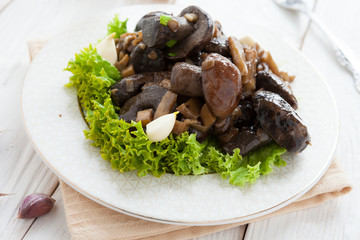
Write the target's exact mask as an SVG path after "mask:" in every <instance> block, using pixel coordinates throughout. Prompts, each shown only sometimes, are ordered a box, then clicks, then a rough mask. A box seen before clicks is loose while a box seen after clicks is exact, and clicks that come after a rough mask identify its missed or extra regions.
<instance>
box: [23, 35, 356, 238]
mask: <svg viewBox="0 0 360 240" xmlns="http://www.w3.org/2000/svg"><path fill="white" fill-rule="evenodd" d="M46 42H47V41H30V42H28V47H29V53H30V59H33V58H34V57H35V55H36V54H37V53H38V52H39V51H40V50H41V48H42V47H43V46H44V45H45V44H46ZM60 184H61V190H62V195H63V201H64V207H65V213H66V218H67V224H68V227H69V230H70V233H71V236H72V239H73V240H85V239H86V240H92V239H94V240H95V239H96V240H100V239H104V240H108V239H113V240H115V239H116V240H118V239H119V240H120V239H150V240H151V239H156V240H168V239H174V240H176V239H189V238H195V237H199V236H202V235H207V234H211V233H214V232H218V231H222V230H226V229H230V228H233V227H236V226H240V225H243V224H247V223H250V222H254V221H258V220H263V219H266V218H270V217H273V216H278V215H280V214H284V213H288V212H292V211H297V210H301V209H305V208H310V207H314V206H318V205H320V204H322V203H323V202H325V201H327V200H331V199H334V198H337V197H339V196H342V195H344V194H346V193H348V192H350V191H351V189H352V184H351V183H350V181H349V179H348V178H347V176H346V174H345V173H344V171H343V170H342V168H341V167H340V166H339V163H338V161H337V160H336V159H334V160H333V162H332V163H331V165H330V167H329V168H328V170H327V171H326V173H325V174H324V176H323V177H322V178H321V179H320V180H319V182H318V183H317V184H316V185H315V186H314V187H313V188H312V189H310V190H309V191H308V192H307V193H305V194H304V195H303V196H301V197H300V198H299V199H298V200H296V201H295V202H293V203H291V204H289V205H287V206H286V207H284V208H281V209H279V210H277V211H275V212H272V213H270V214H267V215H265V216H262V217H258V218H256V219H252V220H249V221H244V222H238V223H232V224H225V225H217V226H204V227H203V226H179V225H170V224H163V223H156V222H151V221H146V220H142V219H138V218H135V217H131V216H128V215H125V214H122V213H119V212H116V211H113V210H111V209H109V208H106V207H104V206H102V205H100V204H98V203H96V202H94V201H92V200H90V199H88V198H87V197H85V196H83V195H82V194H80V193H78V192H77V191H76V190H74V189H72V188H71V187H70V186H68V185H67V184H65V183H64V182H62V181H60Z"/></svg>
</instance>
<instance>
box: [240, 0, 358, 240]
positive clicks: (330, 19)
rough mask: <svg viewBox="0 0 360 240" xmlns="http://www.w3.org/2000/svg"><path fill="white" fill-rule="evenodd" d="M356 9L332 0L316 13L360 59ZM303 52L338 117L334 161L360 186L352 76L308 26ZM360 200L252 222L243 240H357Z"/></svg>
mask: <svg viewBox="0 0 360 240" xmlns="http://www.w3.org/2000/svg"><path fill="white" fill-rule="evenodd" d="M358 9H360V2H358V1H351V0H346V1H343V2H341V4H339V2H338V1H335V0H327V1H325V0H319V3H318V7H317V9H316V13H317V14H318V16H319V18H320V19H322V20H323V21H324V23H326V25H327V26H328V27H329V29H330V30H331V31H332V32H333V33H334V34H335V35H336V36H337V37H338V38H339V40H340V41H341V42H343V43H344V44H346V45H347V46H348V47H349V48H350V49H351V50H352V51H353V52H354V53H356V54H357V56H360V46H359V44H358V42H359V41H360V34H359V31H355V30H354V29H355V28H354V26H352V24H353V23H358V22H360V16H359V15H358V14H357V11H358ZM340 16H341V17H340ZM303 52H304V53H305V54H306V56H307V57H308V58H309V59H310V60H311V61H312V63H313V64H314V65H315V66H316V67H317V68H318V69H319V70H320V72H321V73H322V74H323V75H324V77H325V79H326V80H327V82H328V83H329V85H330V88H331V89H332V91H333V93H334V95H335V99H336V101H337V105H338V110H339V115H340V136H339V141H338V146H337V149H336V153H335V156H336V157H337V158H339V159H340V160H341V162H342V164H343V167H344V169H345V171H346V172H347V174H348V176H349V178H350V179H351V180H352V182H353V183H354V184H356V183H358V182H359V181H360V175H359V174H358V173H359V171H360V164H359V161H358V156H359V154H360V149H359V143H360V135H359V134H358V133H359V131H360V114H359V109H360V95H359V94H358V93H357V92H356V90H355V89H354V84H353V79H352V77H351V75H350V74H349V73H348V72H347V71H346V70H344V68H343V67H342V66H340V65H339V64H338V63H337V61H336V59H335V57H334V54H333V52H332V51H331V48H329V46H328V45H327V43H326V39H325V38H324V36H323V35H322V34H321V32H320V31H319V30H318V29H317V28H316V27H315V26H313V25H312V26H311V29H310V31H309V34H308V36H307V38H306V39H305V42H304V48H303ZM315 160H316V159H314V161H315ZM359 201H360V192H359V191H357V189H354V191H353V192H352V193H350V194H349V195H347V196H344V197H342V198H340V199H336V200H333V201H330V202H327V203H325V204H323V205H322V206H319V207H316V208H312V209H307V210H303V211H299V212H295V213H290V214H286V215H283V216H279V217H276V218H271V219H269V220H264V221H259V222H256V223H255V224H253V225H251V228H249V229H248V231H247V234H246V238H245V239H247V240H250V239H254V240H255V239H256V240H262V239H279V240H281V239H284V240H285V239H334V240H335V239H359V236H360V229H359V227H358V223H359V222H360V207H359V204H358V203H359Z"/></svg>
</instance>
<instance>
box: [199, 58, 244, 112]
mask: <svg viewBox="0 0 360 240" xmlns="http://www.w3.org/2000/svg"><path fill="white" fill-rule="evenodd" d="M202 86H203V91H204V97H205V100H206V104H207V106H208V107H209V108H210V110H211V112H212V113H213V114H214V115H215V116H216V117H218V118H220V119H223V118H225V117H226V116H228V115H229V114H230V113H232V111H233V110H234V109H235V108H236V106H237V105H238V103H239V101H240V97H241V74H240V71H239V69H238V68H237V67H236V66H235V65H234V64H233V63H232V62H231V61H230V60H229V59H227V58H226V57H223V56H221V55H220V54H217V53H212V54H209V55H208V57H207V58H206V59H205V61H204V62H203V63H202Z"/></svg>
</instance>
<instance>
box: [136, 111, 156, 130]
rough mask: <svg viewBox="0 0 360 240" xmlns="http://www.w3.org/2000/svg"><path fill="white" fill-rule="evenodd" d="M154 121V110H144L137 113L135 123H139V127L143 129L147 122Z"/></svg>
mask: <svg viewBox="0 0 360 240" xmlns="http://www.w3.org/2000/svg"><path fill="white" fill-rule="evenodd" d="M153 119H154V109H152V108H150V109H145V110H143V111H138V112H137V114H136V122H139V121H141V125H142V126H143V127H145V126H146V125H147V124H148V123H149V122H151V121H152V120H153Z"/></svg>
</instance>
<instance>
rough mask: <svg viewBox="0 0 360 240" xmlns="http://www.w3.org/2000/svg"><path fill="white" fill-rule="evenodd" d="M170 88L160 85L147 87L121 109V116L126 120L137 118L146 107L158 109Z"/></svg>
mask: <svg viewBox="0 0 360 240" xmlns="http://www.w3.org/2000/svg"><path fill="white" fill-rule="evenodd" d="M167 91H168V90H167V89H166V88H163V87H160V86H158V85H151V86H148V87H146V88H145V89H144V90H143V91H142V92H141V93H139V94H138V95H136V96H134V97H132V98H130V99H129V100H127V101H126V102H125V104H124V105H123V106H122V108H121V109H120V114H119V118H120V119H124V120H125V121H126V122H131V121H135V120H136V116H137V113H138V112H139V111H142V110H145V109H150V108H151V109H154V110H156V109H157V107H158V105H159V103H160V101H161V99H162V98H163V96H164V95H165V93H166V92H167Z"/></svg>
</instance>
